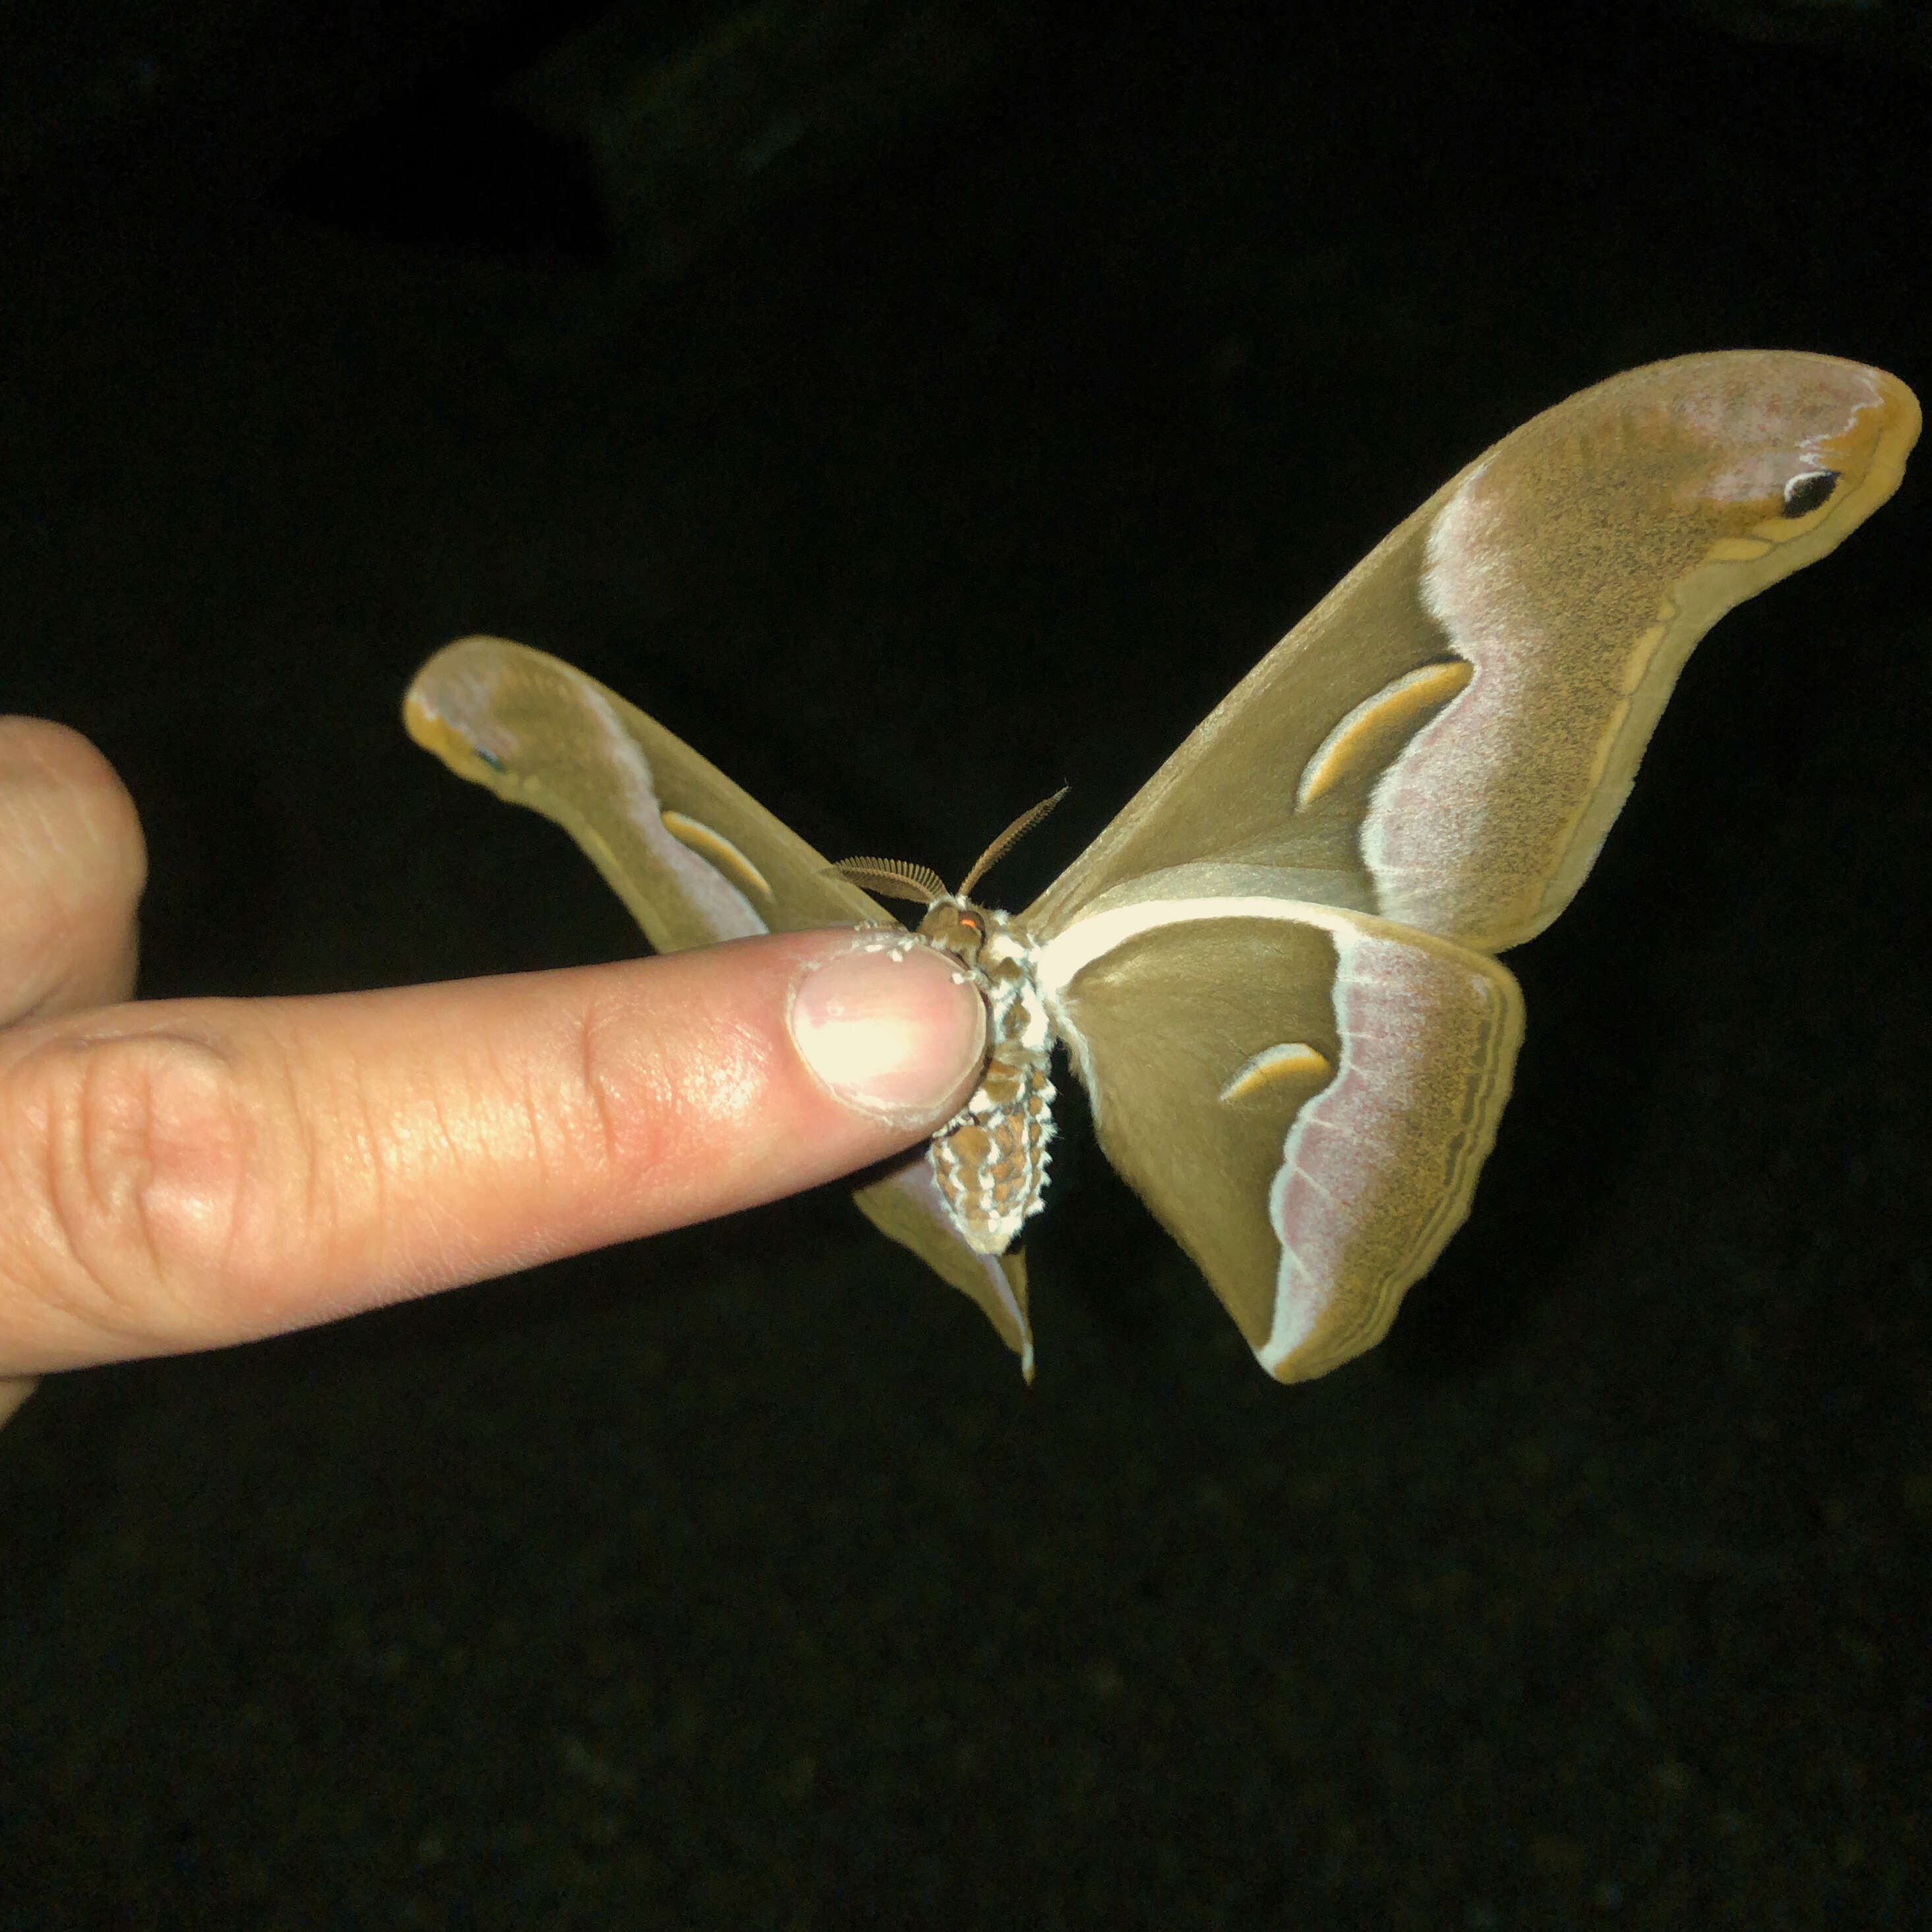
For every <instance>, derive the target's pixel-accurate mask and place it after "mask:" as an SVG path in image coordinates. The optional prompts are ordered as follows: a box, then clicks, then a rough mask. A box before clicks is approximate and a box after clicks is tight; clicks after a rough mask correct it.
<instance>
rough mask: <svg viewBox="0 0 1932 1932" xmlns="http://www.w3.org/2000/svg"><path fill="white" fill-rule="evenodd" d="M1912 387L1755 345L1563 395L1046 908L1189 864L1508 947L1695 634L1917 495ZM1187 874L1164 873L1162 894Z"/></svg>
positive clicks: (1540, 911) (1340, 592) (1385, 561)
mask: <svg viewBox="0 0 1932 1932" xmlns="http://www.w3.org/2000/svg"><path fill="white" fill-rule="evenodd" d="M1918 422H1919V416H1918V404H1917V403H1916V401H1915V400H1914V398H1913V397H1912V392H1911V391H1910V390H1909V389H1907V388H1906V386H1905V385H1904V384H1903V383H1900V382H1899V381H1897V379H1896V378H1894V377H1891V376H1888V375H1886V374H1885V373H1884V372H1883V371H1880V370H1877V369H1872V368H1865V367H1864V366H1863V365H1860V364H1857V363H1853V362H1840V361H1838V360H1837V359H1834V358H1832V357H1829V356H1812V355H1805V354H1797V353H1759V352H1754V351H1748V352H1747V351H1741V352H1736V353H1726V354H1720V355H1710V356H1685V357H1682V358H1680V359H1678V360H1676V361H1674V362H1659V363H1655V364H1653V365H1651V366H1650V367H1649V368H1642V369H1637V370H1633V371H1630V372H1628V374H1624V375H1621V376H1617V377H1613V378H1612V379H1611V380H1610V381H1608V382H1606V383H1599V384H1598V386H1596V387H1595V388H1594V389H1586V390H1585V391H1584V392H1583V393H1582V394H1581V395H1576V396H1573V397H1571V398H1570V399H1569V400H1568V401H1567V402H1563V403H1559V404H1558V405H1557V406H1556V407H1555V408H1554V409H1552V410H1547V411H1546V412H1545V413H1544V414H1543V415H1541V416H1538V417H1536V418H1535V419H1534V420H1533V421H1532V422H1529V423H1528V424H1526V425H1524V426H1523V428H1520V429H1519V430H1517V431H1516V432H1515V433H1514V434H1512V435H1511V436H1508V437H1505V438H1504V439H1503V440H1502V442H1501V443H1498V444H1497V445H1496V446H1495V447H1494V448H1493V449H1491V450H1490V451H1489V452H1487V455H1484V456H1482V457H1481V458H1478V460H1476V461H1475V463H1472V464H1471V465H1470V466H1469V467H1468V468H1467V469H1465V470H1463V472H1461V474H1460V475H1458V476H1457V477H1455V478H1453V479H1452V480H1451V481H1450V482H1449V483H1448V484H1445V486H1444V487H1443V488H1442V489H1441V490H1439V491H1438V492H1437V493H1436V495H1435V496H1432V497H1431V498H1430V499H1429V501H1428V502H1427V503H1425V504H1424V505H1423V506H1422V508H1421V509H1419V510H1418V511H1416V512H1415V514H1414V515H1413V516H1412V517H1409V520H1407V521H1406V523H1403V524H1402V525H1401V526H1400V528H1399V529H1397V530H1396V531H1395V532H1394V533H1393V534H1392V535H1391V536H1389V537H1388V538H1387V539H1386V540H1385V541H1384V542H1383V543H1382V544H1380V545H1379V547H1377V548H1376V550H1373V551H1372V552H1371V553H1370V555H1369V556H1368V557H1367V559H1365V560H1364V562H1362V563H1361V564H1360V565H1358V566H1357V568H1355V570H1354V571H1352V572H1351V573H1350V574H1349V576H1348V577H1346V578H1344V579H1343V581H1342V583H1340V584H1339V585H1338V586H1337V587H1336V589H1334V591H1333V592H1331V593H1330V595H1328V597H1327V598H1325V599H1324V600H1323V601H1322V603H1321V604H1318V605H1317V606H1316V608H1315V609H1314V610H1313V611H1312V612H1310V614H1309V615H1308V616H1307V617H1305V618H1304V619H1303V620H1302V621H1301V623H1299V624H1298V625H1296V626H1295V628H1294V629H1293V630H1292V631H1290V632H1289V634H1288V635H1287V637H1285V638H1284V639H1283V640H1282V641H1281V643H1279V644H1277V646H1275V648H1274V649H1273V650H1272V651H1271V652H1269V653H1268V655H1267V656H1266V657H1265V658H1263V659H1262V661H1261V662H1260V663H1259V664H1257V665H1256V667H1255V668H1254V670H1253V671H1251V672H1250V673H1249V674H1248V676H1247V677H1246V678H1244V679H1243V680H1242V681H1241V683H1240V684H1239V685H1237V686H1236V687H1235V689H1234V690H1233V691H1232V692H1231V693H1230V694H1229V696H1228V697H1226V699H1225V700H1223V702H1222V703H1220V705H1219V706H1217V707H1216V709H1214V712H1212V713H1211V714H1210V715H1209V716H1208V718H1207V719H1206V720H1205V722H1204V723H1203V724H1202V725H1201V726H1200V727H1199V729H1198V730H1196V731H1195V732H1194V733H1193V734H1192V736H1190V737H1189V738H1188V739H1187V740H1186V741H1185V742H1184V743H1183V744H1182V745H1181V747H1180V748H1179V749H1178V751H1175V754H1174V755H1173V756H1172V757H1171V758H1169V760H1168V761H1167V762H1166V764H1164V765H1163V766H1162V767H1161V768H1160V770H1159V771H1158V772H1157V773H1156V774H1155V775H1154V777H1153V778H1152V779H1151V780H1150V781H1148V784H1146V785H1145V787H1142V790H1141V791H1140V792H1139V793H1138V794H1137V795H1136V797H1135V798H1134V799H1133V800H1132V801H1131V802H1130V804H1129V805H1127V808H1126V809H1125V810H1124V811H1122V812H1121V814H1120V816H1119V817H1118V818H1116V819H1115V820H1114V821H1113V823H1112V824H1111V825H1109V826H1108V827H1107V828H1106V830H1105V831H1104V832H1102V833H1101V835H1100V837H1099V838H1097V840H1096V841H1094V844H1092V845H1091V846H1090V847H1088V850H1086V851H1085V853H1082V856H1080V857H1079V859H1076V861H1075V862H1074V863H1073V865H1072V866H1071V867H1070V868H1069V869H1068V870H1067V871H1066V872H1065V873H1064V874H1062V875H1061V877H1060V878H1059V879H1058V880H1056V881H1055V883H1054V884H1053V885H1052V886H1051V887H1050V888H1049V889H1048V890H1047V891H1046V893H1044V894H1043V895H1042V896H1041V898H1040V899H1039V900H1038V901H1036V903H1035V904H1034V905H1033V906H1032V907H1030V908H1029V909H1028V911H1027V913H1025V915H1024V916H1023V923H1024V924H1025V926H1026V927H1027V928H1028V930H1030V931H1031V932H1034V933H1035V934H1038V935H1052V934H1054V933H1056V932H1059V931H1061V929H1063V928H1064V927H1065V926H1067V923H1068V922H1069V921H1070V920H1071V919H1073V917H1074V916H1075V915H1076V913H1079V911H1080V910H1082V908H1084V907H1088V906H1091V904H1094V902H1095V901H1097V900H1099V899H1100V898H1102V897H1103V895H1110V894H1113V893H1116V892H1119V891H1121V890H1122V889H1127V888H1130V887H1131V886H1133V882H1136V881H1139V880H1146V879H1148V878H1149V877H1151V876H1153V875H1156V874H1162V873H1164V872H1166V871H1169V870H1170V869H1172V868H1175V867H1178V866H1186V865H1198V864H1201V863H1204V862H1214V863H1218V864H1220V865H1224V866H1226V867H1229V868H1231V869H1230V871H1229V874H1228V878H1227V882H1226V886H1225V888H1224V889H1229V890H1237V891H1238V890H1240V889H1243V888H1242V887H1241V883H1240V877H1241V869H1242V868H1266V869H1268V870H1271V871H1274V872H1275V873H1277V874H1285V875H1286V883H1284V884H1283V887H1282V889H1284V890H1286V891H1289V892H1291V893H1292V895H1293V896H1295V897H1297V898H1304V899H1308V900H1312V901H1316V902H1318V903H1320V904H1329V905H1336V906H1341V907H1349V908H1352V909H1353V910H1358V911H1362V912H1367V913H1375V914H1376V915H1379V916H1381V917H1383V918H1386V919H1394V920H1397V921H1399V922H1402V923H1403V924H1406V925H1409V926H1416V927H1418V928H1421V929H1423V930H1424V931H1427V932H1433V933H1436V934H1438V935H1441V936H1442V937H1444V938H1454V939H1457V940H1460V941H1462V942H1463V944H1466V945H1468V946H1471V947H1477V948H1480V949H1481V950H1484V951H1486V952H1496V951H1500V950H1502V949H1503V948H1504V947H1508V946H1514V945H1515V944H1518V943H1519V942H1520V941H1523V940H1525V939H1527V938H1530V937H1531V936H1532V935H1534V934H1535V933H1536V932H1540V931H1541V929H1543V927H1544V926H1547V924H1548V923H1549V922H1550V920H1552V919H1554V918H1555V917H1556V916H1557V915H1558V913H1560V912H1561V911H1562V910H1563V908H1564V907H1565V905H1567V904H1568V903H1569V901H1570V899H1571V896H1572V895H1573V894H1574V892H1576V890H1577V887H1578V886H1580V885H1581V884H1582V883H1583V880H1584V878H1585V877H1586V875H1587V874H1588V873H1589V869H1590V868H1591V866H1592V864H1593V863H1594V862H1595V859H1596V855H1597V852H1598V848H1599V847H1601V844H1602V843H1603V841H1604V836H1605V835H1606V834H1607V832H1608V831H1609V829H1610V825H1611V823H1612V822H1613V820H1615V818H1616V815H1617V814H1618V812H1619V811H1620V810H1621V809H1622V805H1623V802H1624V799H1625V796H1626V795H1627V794H1628V791H1629V789H1630V786H1631V780H1632V778H1634V775H1635V774H1636V771H1637V763H1638V761H1639V760H1640V758H1641V757H1642V756H1643V750H1644V747H1645V745H1646V744H1647V743H1648V742H1649V738H1650V734H1651V731H1652V727H1654V726H1655V724H1656V722H1657V720H1658V716H1659V715H1660V714H1661V712H1662V710H1663V708H1664V703H1665V701H1666V700H1667V699H1668V697H1670V691H1671V688H1672V687H1673V685H1674V684H1675V682H1676V678H1677V675H1678V673H1679V670H1681V669H1682V667H1683V664H1684V662H1685V659H1686V658H1688V655H1690V652H1691V649H1692V647H1693V646H1694V645H1695V644H1696V643H1697V640H1699V639H1700V637H1702V636H1703V634H1704V633H1705V632H1706V631H1707V630H1709V628H1710V627H1711V625H1712V624H1714V623H1715V622H1716V621H1717V620H1718V618H1719V617H1721V616H1722V615H1723V614H1724V612H1726V611H1727V610H1730V608H1731V607H1733V605H1735V604H1738V603H1739V602H1741V601H1743V600H1744V599H1745V598H1748V597H1751V596H1753V595H1756V594H1757V592H1759V591H1760V590H1762V589H1764V588H1765V587H1766V586H1767V585H1769V584H1771V583H1775V582H1776V581H1777V580H1778V578H1780V577H1784V576H1786V575H1787V574H1789V573H1790V571H1793V570H1796V569H1797V568H1799V566H1800V565H1804V564H1806V563H1808V562H1811V561H1812V560H1813V559H1814V558H1817V557H1819V556H1823V555H1824V553H1826V551H1828V550H1831V549H1832V548H1834V547H1835V546H1836V545H1837V544H1838V543H1840V542H1841V541H1842V540H1843V538H1845V537H1846V536H1847V535H1849V533H1850V532H1852V530H1853V529H1856V528H1857V526H1858V524H1860V523H1862V522H1863V521H1864V519H1865V518H1866V517H1867V516H1868V515H1870V513H1871V512H1872V511H1873V510H1874V509H1876V508H1877V507H1878V506H1879V505H1880V504H1881V503H1882V502H1884V501H1885V499H1886V498H1887V497H1888V496H1890V495H1891V493H1892V491H1893V490H1894V489H1895V488H1896V487H1897V484H1898V481H1899V479H1900V475H1902V473H1903V467H1904V463H1905V458H1906V454H1907V453H1908V452H1909V450H1910V449H1911V448H1912V443H1913V442H1914V440H1915V438H1916V437H1917V435H1918Z"/></svg>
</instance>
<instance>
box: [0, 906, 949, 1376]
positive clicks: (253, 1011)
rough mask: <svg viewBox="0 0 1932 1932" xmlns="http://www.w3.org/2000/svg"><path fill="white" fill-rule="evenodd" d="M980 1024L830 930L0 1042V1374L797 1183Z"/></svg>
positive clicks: (378, 1297)
mask: <svg viewBox="0 0 1932 1932" xmlns="http://www.w3.org/2000/svg"><path fill="white" fill-rule="evenodd" d="M904 937H905V935H903V934H900V935H898V938H899V939H900V940H901V941H903V940H904ZM985 1024H986V1021H985V1009H984V1007H983V1004H982V1003H981V1001H980V997H979V995H978V994H977V992H974V989H972V987H971V986H970V985H966V984H962V982H961V980H960V978H959V975H958V974H956V972H955V971H953V966H952V962H950V961H948V960H947V959H944V956H940V955H938V954H935V953H932V952H930V951H929V950H926V949H924V948H922V947H907V946H905V945H903V944H900V945H895V946H892V947H882V946H880V944H878V943H877V940H876V938H874V940H873V941H867V940H866V939H865V938H864V936H863V935H858V934H854V933H853V932H815V933H791V934H783V935H775V936H772V937H771V938H763V939H754V940H746V941H739V942H737V943H736V944H732V945H730V946H726V947H716V948H713V949H710V950H706V951H703V952H692V953H679V954H676V955H674V956H670V957H667V958H662V959H644V960H640V961H636V962H629V963H626V964H624V965H615V966H601V967H589V968H579V969H575V970H573V971H562V972H554V973H540V974H526V975H521V976H519V977H514V978H505V979H496V980H470V981H463V982H459V983H455V984H451V985H446V986H422V987H410V988H405V989H400V990H397V991H393V992H377V993H357V994H344V995H335V996H331V997H328V998H314V999H290V1000H183V1001H154V1002H149V1003H144V1004H134V1005H131V1006H124V1007H111V1008H108V1009H106V1010H100V1011H95V1012H92V1013H84V1014H77V1015H71V1016H68V1017H65V1018H64V1019H57V1020H52V1021H49V1022H43V1023H41V1024H39V1025H32V1026H27V1027H23V1028H17V1029H15V1030H13V1031H11V1032H9V1033H6V1034H0V1373H7V1372H16V1373H33V1372H35V1371H42V1370H50V1369H58V1368H67V1367H75V1366H77V1365H80V1364H86V1363H90V1362H99V1361H109V1360H113V1359H115V1358H122V1357H127V1356H131V1355H149V1354H161V1353H167V1352H175V1351H178V1350H183V1349H200V1348H208V1347H212V1346H217V1345H220V1344H222V1343H233V1342H237V1341H242V1340H248V1339H251V1338H253V1337H259V1336H262V1335H266V1334H272V1333H275V1332H278V1331H282V1330H285V1329H288V1328H299V1327H302V1326H303V1325H306V1324H309V1323H312V1322H320V1321H325V1320H328V1319H332V1318H333V1317H335V1316H343V1315H347V1314H350V1313H353V1312H355V1311H356V1310H359V1309H362V1308H366V1307H374V1306H376V1305H378V1304H382V1303H385V1302H388V1301H395V1300H399V1299H402V1298H405V1297H408V1296H411V1295H422V1294H426V1293H428V1292H432V1291H434V1290H435V1289H440V1288H446V1287H449V1286H453V1285H455V1284H456V1283H460V1282H466V1281H475V1280H482V1279H484V1278H486V1277H489V1276H492V1275H495V1274H503V1273H506V1272H508V1271H511V1270H514V1269H516V1268H523V1267H526V1266H529V1265H531V1264H532V1263H534V1262H538V1261H541V1260H545V1259H550V1258H552V1257H554V1256H559V1255H564V1254H569V1253H576V1252H578V1251H580V1250H583V1249H586V1248H590V1247H598V1246H601V1245H603V1244H606V1243H608V1242H611V1241H621V1240H625V1239H628V1238H631V1237H633V1236H636V1235H644V1234H649V1233H651V1232H655V1231H656V1230H658V1229H663V1228H667V1227H670V1226H676V1225H679V1224H680V1223H685V1222H688V1221H694V1220H701V1219H703V1218H704V1217H706V1216H709V1215H712V1214H719V1213H723V1212H725V1211H728V1210H730V1209H731V1208H736V1207H740V1206H745V1205H750V1204H751V1203H753V1202H760V1201H764V1200H769V1199H773V1198H775V1196H779V1195H782V1194H785V1193H792V1192H794V1191H796V1190H798V1189H799V1188H802V1187H810V1186H812V1185H814V1184H817V1182H819V1181H824V1180H828V1179H831V1178H835V1176H837V1175H841V1174H844V1173H847V1172H851V1171H853V1169H857V1168H859V1167H862V1166H867V1165H869V1164H870V1163H873V1162H875V1161H877V1160H883V1159H884V1158H885V1157H886V1156H888V1155H889V1154H892V1153H894V1152H895V1151H898V1149H900V1148H904V1147H907V1146H909V1145H913V1143H914V1142H916V1141H917V1140H918V1139H920V1138H922V1136H923V1135H924V1134H926V1133H928V1132H929V1131H930V1130H931V1129H932V1127H935V1126H936V1125H938V1124H939V1123H940V1122H941V1121H944V1119H946V1118H947V1117H948V1116H949V1115H950V1114H951V1112H953V1110H954V1109H956V1107H957V1106H959V1103H961V1101H962V1100H963V1099H964V1098H965V1095H966V1094H967V1093H968V1091H970V1090H971V1082H972V1081H973V1079H974V1078H975V1077H976V1076H977V1072H978V1069H979V1066H980V1061H981V1059H982V1058H983V1054H984V1050H985Z"/></svg>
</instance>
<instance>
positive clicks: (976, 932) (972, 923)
mask: <svg viewBox="0 0 1932 1932" xmlns="http://www.w3.org/2000/svg"><path fill="white" fill-rule="evenodd" d="M959 923H960V924H961V925H962V926H964V927H965V929H966V930H967V931H968V932H970V933H971V935H973V937H974V938H975V939H984V938H986V923H985V922H984V921H983V919H981V918H980V916H979V914H978V913H971V912H962V913H961V914H960V915H959Z"/></svg>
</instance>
